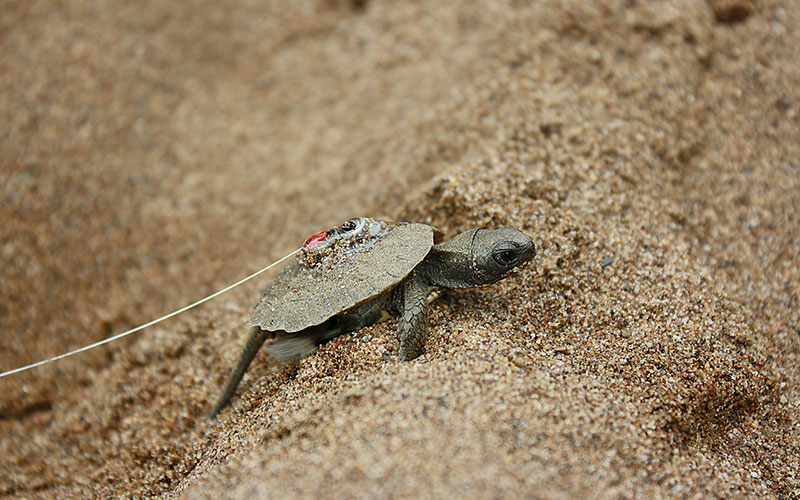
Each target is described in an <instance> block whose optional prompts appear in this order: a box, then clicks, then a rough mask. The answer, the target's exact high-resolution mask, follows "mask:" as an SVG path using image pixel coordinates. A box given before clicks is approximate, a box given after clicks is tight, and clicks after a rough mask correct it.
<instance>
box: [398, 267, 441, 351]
mask: <svg viewBox="0 0 800 500" xmlns="http://www.w3.org/2000/svg"><path fill="white" fill-rule="evenodd" d="M432 291H433V290H432V287H431V286H429V285H426V284H425V283H423V282H422V280H420V279H419V277H418V276H417V274H416V273H414V274H412V275H411V276H410V277H409V278H408V279H407V280H406V282H405V283H404V285H403V298H402V310H401V314H400V321H399V324H398V331H397V337H398V338H399V340H400V359H401V360H403V361H410V360H412V359H414V358H416V357H418V356H419V355H420V354H422V349H423V346H424V345H425V338H426V337H427V335H428V296H429V295H430V293H431V292H432Z"/></svg>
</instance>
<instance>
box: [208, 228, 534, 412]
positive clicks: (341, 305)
mask: <svg viewBox="0 0 800 500" xmlns="http://www.w3.org/2000/svg"><path fill="white" fill-rule="evenodd" d="M354 221H356V222H357V223H361V224H362V227H363V224H367V227H369V224H373V225H374V224H383V227H384V229H385V232H386V235H381V236H380V237H378V238H376V239H377V240H378V242H377V244H374V245H373V246H372V247H370V248H368V249H367V250H364V251H362V252H361V253H360V254H359V255H357V256H355V257H354V256H352V255H346V261H345V262H343V263H342V265H341V266H340V268H339V269H337V268H336V267H330V268H327V269H325V270H324V271H320V270H318V269H314V268H310V269H306V268H304V267H303V266H302V264H299V263H298V262H296V261H295V262H292V263H291V264H289V265H287V268H286V269H284V271H283V272H282V273H281V275H279V276H278V277H276V278H275V280H274V281H273V282H272V283H271V284H270V285H269V286H268V287H267V289H266V290H265V292H264V296H263V297H262V299H261V301H260V303H259V304H258V305H257V306H256V310H255V312H254V314H253V318H252V319H251V321H250V323H251V325H252V326H251V328H250V334H249V338H248V340H247V344H246V345H245V348H244V351H243V352H242V354H241V356H240V358H239V361H238V363H237V364H236V367H235V368H234V370H233V373H232V375H231V377H230V379H229V381H228V383H227V385H226V387H225V390H224V391H223V394H222V396H221V397H220V399H219V401H218V402H217V404H216V405H215V406H214V408H213V409H212V410H211V411H210V412H209V417H210V418H214V417H216V415H217V414H218V413H219V412H220V411H221V410H222V408H224V407H225V405H226V404H227V403H228V401H229V400H230V398H231V397H232V396H233V394H234V392H235V391H236V388H237V387H238V385H239V382H240V381H241V379H242V377H243V376H244V373H245V371H246V370H247V368H248V366H249V365H250V362H251V361H252V360H253V358H254V357H255V355H256V353H257V352H258V350H259V349H260V348H261V346H262V345H263V344H264V342H265V341H266V340H267V339H270V338H276V340H275V342H273V343H272V344H270V345H269V346H268V347H267V351H268V352H269V353H270V354H271V355H272V357H273V358H275V359H276V360H278V361H290V360H296V359H300V358H302V357H304V356H306V355H308V354H310V353H311V352H313V351H314V350H315V349H316V348H317V347H318V346H319V345H321V344H323V343H325V342H327V341H329V340H331V339H333V338H335V337H337V336H339V335H341V334H343V333H347V332H351V331H353V330H356V329H358V328H361V327H364V326H368V325H371V324H373V323H377V322H379V321H383V320H385V319H388V318H391V317H399V320H398V325H397V336H398V339H399V341H400V350H399V357H400V359H401V360H403V361H410V360H412V359H414V358H416V357H418V356H419V355H420V354H422V351H423V347H424V344H425V338H426V335H427V331H428V303H429V302H431V301H433V300H434V299H435V298H436V297H438V294H439V291H440V290H441V289H443V288H472V287H479V286H484V285H490V284H492V283H495V282H497V281H498V280H500V279H501V278H502V277H503V276H505V275H506V273H508V272H509V271H510V270H512V269H514V268H515V267H518V266H520V265H522V264H524V263H526V262H527V261H529V260H531V259H532V258H533V257H534V256H535V255H536V247H535V245H534V243H533V241H532V240H531V239H530V238H529V237H528V236H526V235H525V234H523V233H522V232H520V231H519V230H517V229H515V228H510V227H505V228H501V229H494V230H489V229H471V230H469V231H465V232H463V233H461V234H459V235H457V236H456V237H454V238H453V239H452V240H450V241H448V242H446V243H440V244H434V238H436V237H437V236H439V234H440V233H438V231H437V230H436V229H435V228H432V227H430V226H426V225H424V224H406V223H400V224H393V223H384V222H381V221H373V220H372V219H366V218H360V219H352V220H351V221H348V222H347V223H345V224H344V225H342V226H340V228H334V229H332V230H330V231H329V233H328V234H329V235H332V236H335V235H336V234H337V233H335V231H337V229H338V230H340V231H341V228H344V227H345V226H346V225H347V224H351V225H352V224H353V222H354ZM364 221H366V222H364ZM339 239H345V238H344V237H340V238H339ZM306 243H307V244H308V242H306ZM404 245H405V246H404ZM398 247H400V248H399V249H398ZM347 248H348V249H349V248H352V245H351V246H350V247H347ZM348 251H349V250H348ZM351 253H352V252H351ZM306 267H308V266H306ZM354 276H355V278H354ZM337 279H338V281H337ZM341 282H344V283H345V288H347V287H349V288H350V289H344V290H343V289H342V288H341V287H340V288H338V289H337V288H334V287H335V286H336V285H337V284H338V283H341ZM309 283H310V284H309ZM366 287H368V288H366ZM353 289H358V290H356V291H353ZM343 295H344V298H343V297H342V296H343ZM287 304H289V305H287ZM337 308H338V309H339V312H337V311H336V309H337ZM276 318H277V319H276Z"/></svg>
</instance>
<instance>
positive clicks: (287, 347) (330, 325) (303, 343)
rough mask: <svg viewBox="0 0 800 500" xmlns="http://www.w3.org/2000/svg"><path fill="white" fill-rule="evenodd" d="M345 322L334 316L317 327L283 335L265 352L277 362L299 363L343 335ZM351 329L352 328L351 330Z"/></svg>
mask: <svg viewBox="0 0 800 500" xmlns="http://www.w3.org/2000/svg"><path fill="white" fill-rule="evenodd" d="M346 327H347V322H346V321H342V318H340V317H338V316H334V317H332V318H330V319H328V320H327V321H325V322H323V323H320V324H319V325H314V326H309V327H308V328H306V329H305V330H300V331H299V332H292V333H285V334H283V335H281V336H280V337H278V338H277V339H276V340H275V342H273V343H271V344H270V345H268V346H267V352H268V353H269V354H270V355H271V356H272V357H273V358H274V359H275V360H276V361H278V362H280V363H286V362H288V361H299V360H301V359H303V358H305V357H306V356H308V355H309V354H311V353H312V352H314V350H315V349H316V348H317V347H319V346H320V345H322V344H324V343H325V342H327V341H328V340H330V339H332V338H334V337H337V336H339V335H341V334H342V333H344V332H345V331H350V330H343V328H346ZM351 329H352V328H351Z"/></svg>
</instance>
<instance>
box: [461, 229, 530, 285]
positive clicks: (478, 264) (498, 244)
mask: <svg viewBox="0 0 800 500" xmlns="http://www.w3.org/2000/svg"><path fill="white" fill-rule="evenodd" d="M535 255H536V245H534V244H533V240H531V239H530V237H529V236H528V235H526V234H524V233H522V232H521V231H520V230H519V229H515V228H513V227H504V228H500V229H477V230H475V234H474V235H473V238H472V274H473V279H474V281H475V283H476V284H477V285H489V284H492V283H494V282H496V281H498V280H499V279H501V278H502V277H503V276H505V274H506V273H507V272H509V271H510V270H512V269H514V268H515V267H517V266H519V265H522V264H524V263H526V262H528V261H529V260H531V259H532V258H533V257H534V256H535Z"/></svg>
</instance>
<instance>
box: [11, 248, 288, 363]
mask: <svg viewBox="0 0 800 500" xmlns="http://www.w3.org/2000/svg"><path fill="white" fill-rule="evenodd" d="M298 251H300V249H299V248H298V249H297V250H295V251H294V252H292V253H290V254H289V255H286V256H285V257H282V258H281V259H279V260H276V261H275V262H273V263H272V264H270V265H268V266H267V267H265V268H264V269H262V270H260V271H256V272H254V273H253V274H251V275H250V276H248V277H246V278H244V279H242V280H239V281H237V282H236V283H234V284H233V285H230V286H228V287H226V288H223V289H222V290H220V291H218V292H215V293H212V294H211V295H209V296H208V297H206V298H204V299H200V300H198V301H197V302H193V303H191V304H189V305H188V306H186V307H183V308H181V309H178V310H177V311H173V312H171V313H169V314H167V315H166V316H161V317H160V318H158V319H154V320H153V321H151V322H149V323H145V324H143V325H139V326H137V327H136V328H132V329H130V330H128V331H125V332H122V333H118V334H116V335H114V336H113V337H108V338H107V339H103V340H101V341H100V342H95V343H94V344H90V345H87V346H84V347H81V348H80V349H75V350H74V351H70V352H67V353H64V354H59V355H58V356H55V357H52V358H50V359H45V360H44V361H37V362H36V363H31V364H30V365H25V366H21V367H19V368H15V369H13V370H9V371H7V372H3V373H0V378H3V377H5V376H6V375H13V374H14V373H19V372H24V371H25V370H30V369H31V368H36V367H37V366H42V365H46V364H48V363H52V362H53V361H58V360H59V359H62V358H66V357H69V356H72V355H74V354H78V353H79V352H83V351H88V350H89V349H94V348H95V347H99V346H101V345H103V344H108V343H109V342H113V341H115V340H117V339H121V338H122V337H125V336H127V335H130V334H132V333H136V332H138V331H139V330H144V329H145V328H147V327H148V326H153V325H155V324H156V323H160V322H162V321H164V320H165V319H169V318H171V317H173V316H177V315H178V314H180V313H182V312H184V311H188V310H189V309H191V308H193V307H197V306H199V305H200V304H202V303H203V302H208V301H209V300H211V299H213V298H214V297H216V296H218V295H222V294H223V293H225V292H227V291H228V290H230V289H231V288H234V287H237V286H239V285H241V284H242V283H244V282H245V281H248V280H251V279H253V278H255V277H256V276H258V275H259V274H261V273H263V272H264V271H267V270H269V269H272V268H273V267H275V266H277V265H278V264H280V263H281V262H283V261H284V260H286V259H288V258H289V257H291V256H292V255H294V254H296V253H297V252H298Z"/></svg>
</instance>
